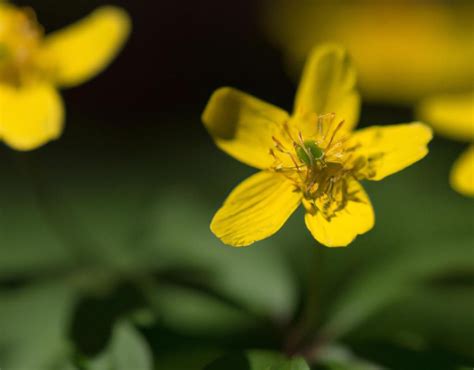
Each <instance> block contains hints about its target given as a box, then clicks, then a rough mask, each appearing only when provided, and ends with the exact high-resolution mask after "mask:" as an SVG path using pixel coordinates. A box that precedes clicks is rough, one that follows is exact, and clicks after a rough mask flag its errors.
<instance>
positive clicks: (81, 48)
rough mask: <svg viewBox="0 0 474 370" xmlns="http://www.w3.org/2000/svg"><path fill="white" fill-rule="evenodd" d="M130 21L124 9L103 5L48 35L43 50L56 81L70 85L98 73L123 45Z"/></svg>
mask: <svg viewBox="0 0 474 370" xmlns="http://www.w3.org/2000/svg"><path fill="white" fill-rule="evenodd" d="M130 25H131V22H130V18H129V17H128V15H127V13H126V12H125V11H124V10H122V9H120V8H116V7H111V6H106V7H101V8H99V9H97V10H95V11H94V12H93V13H92V14H90V15H89V16H88V17H86V18H84V19H82V20H81V21H79V22H77V23H74V24H72V25H70V26H68V27H67V28H65V29H63V30H59V31H57V32H54V33H52V34H51V35H49V36H48V37H47V38H46V40H45V43H44V53H45V56H46V58H48V60H49V61H50V63H51V64H52V65H53V69H54V71H53V73H54V77H55V81H56V82H57V83H58V84H60V85H62V86H66V87H71V86H75V85H78V84H80V83H82V82H84V81H86V80H88V79H90V78H92V77H94V76H95V75H97V74H98V73H100V72H101V71H102V70H103V69H104V68H105V67H107V65H108V64H109V63H110V62H111V61H112V60H113V58H114V57H115V56H116V55H117V53H118V52H119V50H120V49H121V48H122V46H123V44H124V42H125V41H126V39H127V37H128V34H129V32H130Z"/></svg>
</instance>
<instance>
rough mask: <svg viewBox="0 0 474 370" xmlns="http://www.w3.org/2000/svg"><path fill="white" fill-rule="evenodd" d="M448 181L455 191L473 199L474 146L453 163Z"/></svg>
mask: <svg viewBox="0 0 474 370" xmlns="http://www.w3.org/2000/svg"><path fill="white" fill-rule="evenodd" d="M450 180H451V186H452V187H453V188H454V189H455V190H456V191H458V192H459V193H461V194H463V195H467V196H470V197H474V145H471V146H470V147H469V149H468V150H467V151H466V152H464V153H463V154H462V155H461V157H459V159H458V160H457V161H456V162H455V163H454V166H453V169H452V170H451V179H450Z"/></svg>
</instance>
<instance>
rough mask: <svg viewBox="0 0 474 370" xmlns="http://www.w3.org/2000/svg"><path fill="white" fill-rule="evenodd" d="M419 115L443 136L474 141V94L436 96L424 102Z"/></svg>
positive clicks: (420, 106)
mask: <svg viewBox="0 0 474 370" xmlns="http://www.w3.org/2000/svg"><path fill="white" fill-rule="evenodd" d="M417 113H418V116H419V117H420V119H421V120H423V121H426V122H428V123H430V124H431V125H432V126H433V128H434V129H435V131H437V132H439V133H440V134H441V135H443V136H447V137H450V138H452V139H457V140H464V141H473V140H474V93H469V94H451V95H438V96H434V97H432V98H429V99H426V100H424V101H423V102H422V103H421V104H420V105H419V106H418V112H417Z"/></svg>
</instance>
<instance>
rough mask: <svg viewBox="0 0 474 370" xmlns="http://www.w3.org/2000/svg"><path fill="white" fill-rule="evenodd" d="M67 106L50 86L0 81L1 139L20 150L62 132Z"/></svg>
mask: <svg viewBox="0 0 474 370" xmlns="http://www.w3.org/2000/svg"><path fill="white" fill-rule="evenodd" d="M63 119H64V108H63V103H62V100H61V97H60V96H59V94H58V93H57V91H56V90H55V88H54V87H53V86H51V85H47V84H35V85H27V86H23V87H19V88H16V87H12V86H10V85H4V84H0V139H2V140H3V141H4V142H5V143H6V144H8V145H9V146H10V147H12V148H14V149H17V150H25V151H26V150H32V149H35V148H37V147H39V146H41V145H43V144H45V143H47V142H48V141H50V140H53V139H56V138H58V137H59V136H60V135H61V132H62V129H63Z"/></svg>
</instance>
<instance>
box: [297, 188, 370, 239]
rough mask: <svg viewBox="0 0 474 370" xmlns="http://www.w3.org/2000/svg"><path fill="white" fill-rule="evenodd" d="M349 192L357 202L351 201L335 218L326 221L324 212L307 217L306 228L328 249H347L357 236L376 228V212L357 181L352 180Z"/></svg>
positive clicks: (308, 214)
mask: <svg viewBox="0 0 474 370" xmlns="http://www.w3.org/2000/svg"><path fill="white" fill-rule="evenodd" d="M348 190H349V192H350V193H353V195H354V197H355V198H356V200H349V201H348V202H347V204H346V206H345V207H344V208H343V209H342V210H340V211H338V212H337V213H336V214H335V216H334V217H332V218H330V219H329V220H328V219H326V218H325V217H324V216H323V214H322V212H319V211H317V212H316V213H315V214H311V213H309V212H307V213H306V215H305V222H306V227H307V228H308V229H309V231H310V232H311V234H312V235H313V237H314V238H315V239H316V240H317V241H318V242H319V243H321V244H323V245H325V246H327V247H345V246H347V245H348V244H350V243H351V242H352V241H353V240H354V239H355V238H356V237H357V235H361V234H364V233H366V232H367V231H369V230H370V229H372V227H373V226H374V220H375V217H374V211H373V208H372V204H371V203H370V199H369V197H368V196H367V194H366V193H365V191H364V189H363V188H362V186H361V185H360V184H359V182H358V181H356V180H350V181H349V183H348Z"/></svg>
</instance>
